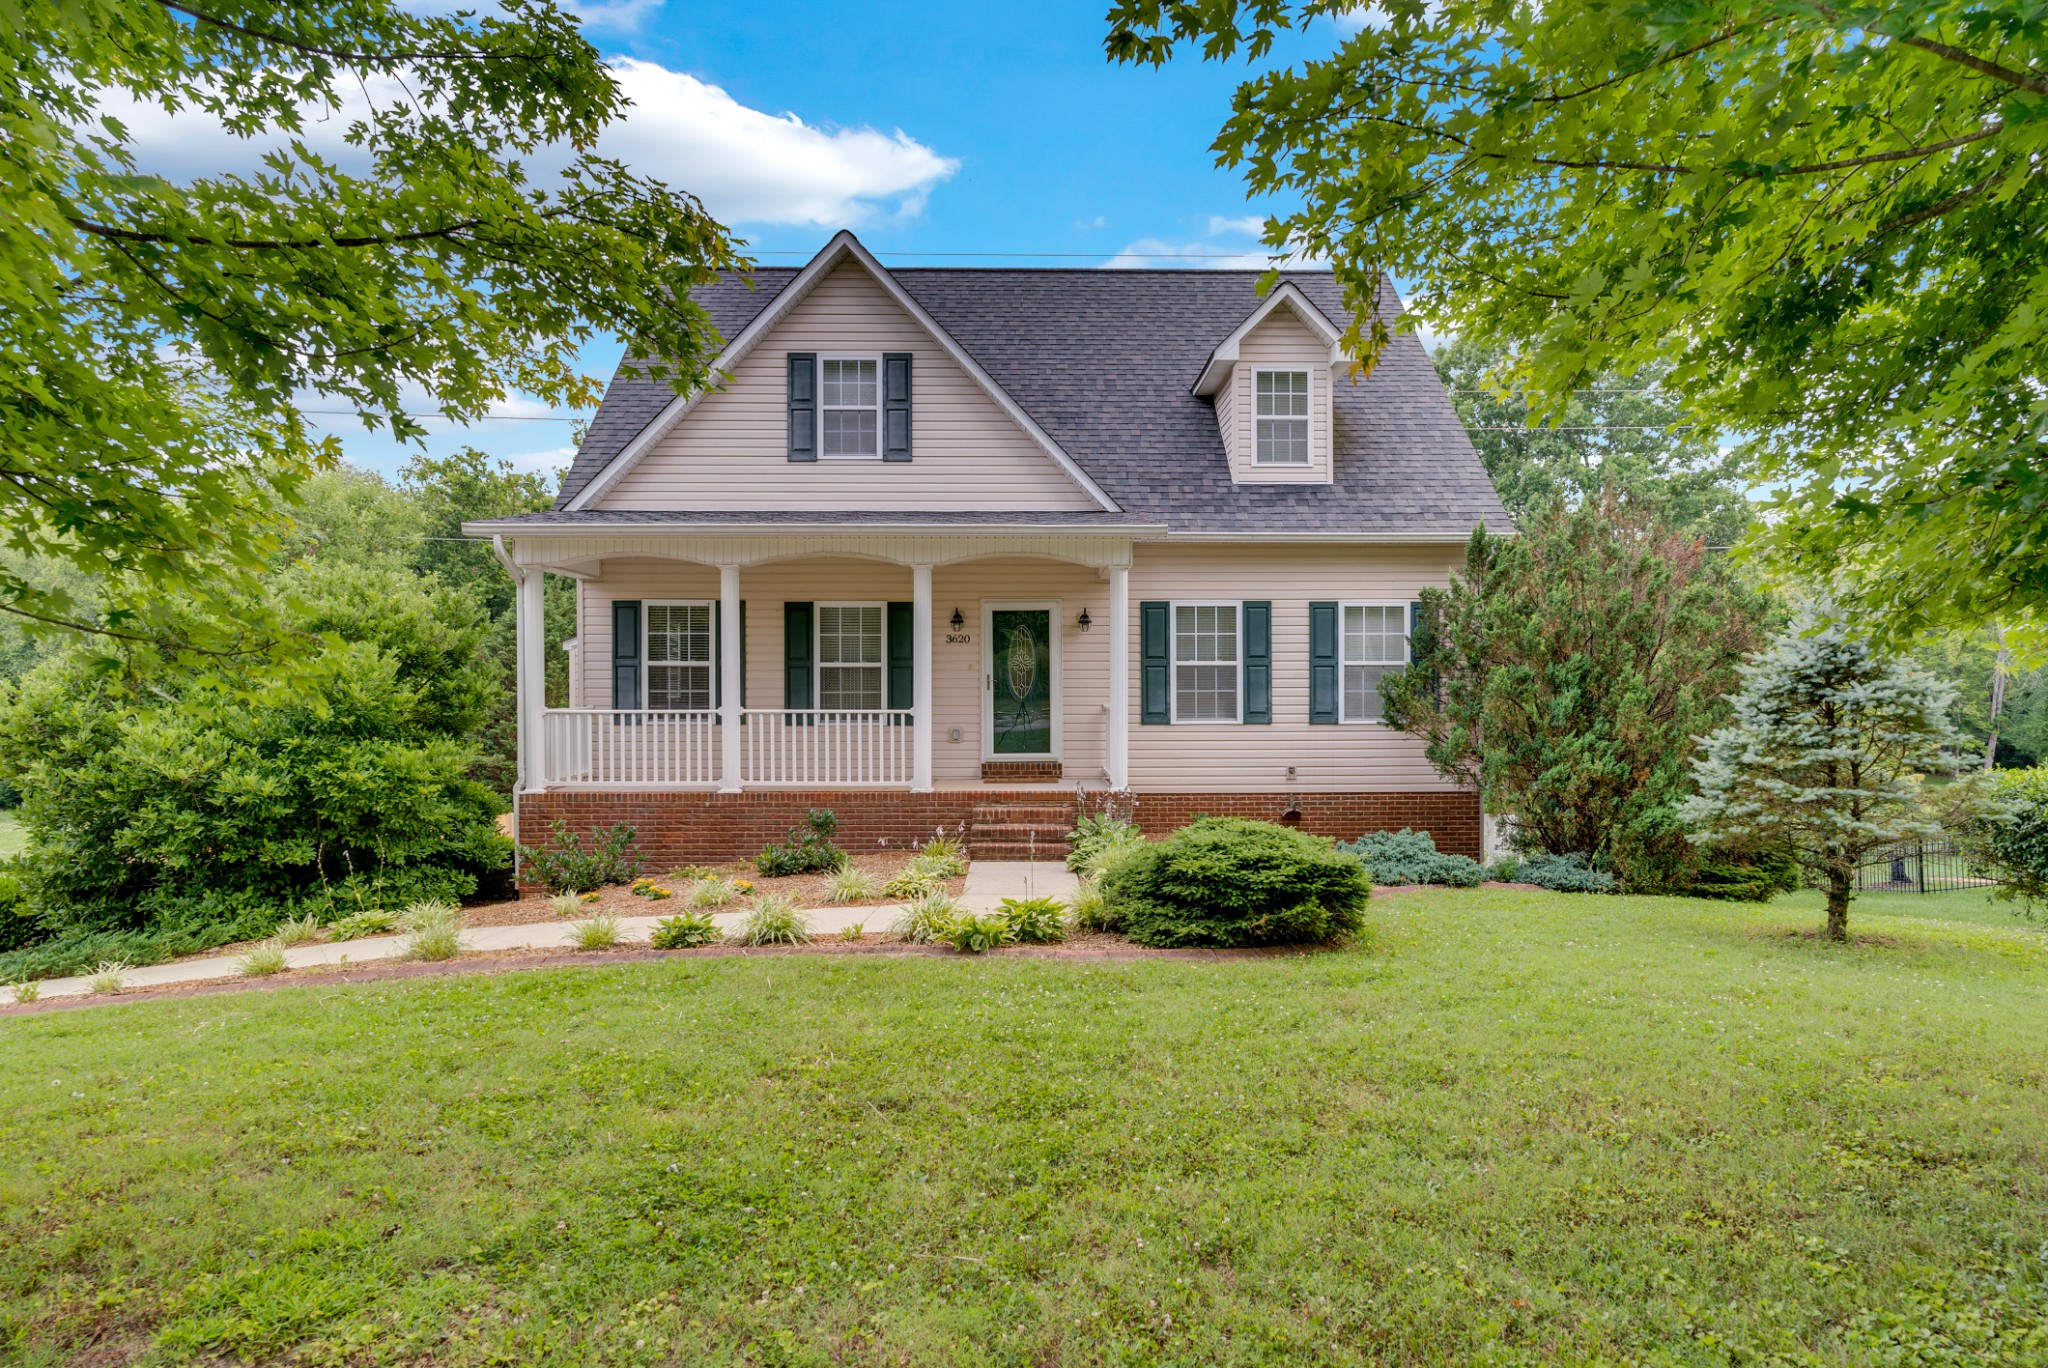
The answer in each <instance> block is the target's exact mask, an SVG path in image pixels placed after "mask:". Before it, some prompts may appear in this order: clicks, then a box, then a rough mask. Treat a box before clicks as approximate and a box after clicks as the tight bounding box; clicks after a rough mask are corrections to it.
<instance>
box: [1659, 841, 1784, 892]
mask: <svg viewBox="0 0 2048 1368" xmlns="http://www.w3.org/2000/svg"><path fill="white" fill-rule="evenodd" d="M1797 887H1799V862H1798V861H1797V860H1795V859H1793V858H1792V856H1791V855H1790V854H1789V853H1787V852H1785V851H1782V850H1767V851H1762V852H1759V853H1757V854H1754V855H1740V856H1738V855H1724V856H1718V857H1714V856H1710V857H1708V858H1706V859H1703V860H1701V861H1700V863H1699V865H1698V867H1697V868H1696V869H1695V870H1694V872H1693V876H1692V881H1691V882H1690V883H1687V884H1683V885H1681V886H1679V887H1677V888H1673V889H1672V890H1671V892H1672V893H1674V894H1676V895H1678V896H1679V897H1682V898H1718V899H1721V900H1723V901H1728V902H1769V901H1770V900H1771V899H1772V898H1775V897H1777V896H1778V895H1779V894H1780V893H1790V892H1791V891H1792V890H1793V889H1795V888H1797Z"/></svg>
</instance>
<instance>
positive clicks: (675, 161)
mask: <svg viewBox="0 0 2048 1368" xmlns="http://www.w3.org/2000/svg"><path fill="white" fill-rule="evenodd" d="M610 8H611V9H621V8H623V0H620V3H615V4H612V5H611V6H610ZM613 72H614V75H615V76H616V77H617V79H618V81H619V84H620V86H621V87H622V89H623V90H624V91H625V93H626V95H627V97H628V98H630V99H631V100H632V102H633V104H632V107H631V108H630V109H628V110H627V112H626V117H625V118H624V119H622V120H621V121H620V122H618V123H616V124H614V125H612V127H610V128H609V129H607V130H606V131H605V133H604V135H603V136H602V138H601V139H600V140H599V151H600V152H601V153H603V154H604V155H606V156H610V157H615V158H617V159H618V160H620V161H623V162H625V163H626V164H627V165H628V166H630V167H631V168H632V169H633V170H635V171H636V172H639V173H640V174H642V175H647V176H652V177H654V178H656V179H658V180H662V181H665V182H667V183H668V184H669V185H671V186H673V187H675V188H676V189H679V190H687V191H690V192H691V193H693V194H695V195H696V196H697V197H698V198H700V199H701V200H703V201H704V204H705V207H706V208H708V209H709V210H710V211H711V213H712V214H713V215H714V216H715V217H717V218H718V219H719V220H721V221H722V222H725V223H732V224H748V223H758V224H782V223H786V224H810V225H818V226H823V227H833V228H838V227H845V226H849V225H852V224H858V223H862V222H866V221H867V220H869V219H872V218H874V217H876V216H877V215H881V214H897V215H910V214H916V213H918V212H920V211H922V209H923V208H924V204H925V200H926V198H927V197H928V196H929V195H930V194H931V191H932V189H933V188H934V187H935V186H937V185H938V184H940V183H941V182H943V181H944V180H946V179H947V178H948V177H950V176H951V175H952V174H953V173H954V172H955V171H956V170H958V169H959V166H960V163H959V161H958V160H957V159H955V158H952V157H944V156H941V155H939V154H938V153H937V152H935V151H933V150H932V149H931V148H930V147H928V146H926V145H925V144H923V143H921V142H919V141H917V140H916V139H915V138H912V137H911V136H910V135H909V134H907V133H904V132H902V131H901V130H897V131H895V132H890V133H883V132H880V131H878V130H876V129H872V128H827V127H822V126H820V125H816V124H810V123H806V122H804V120H802V119H801V118H799V117H798V116H797V115H795V114H769V113H766V112H764V111H762V110H758V109H751V108H749V107H748V106H746V105H743V104H741V103H740V102H739V101H737V100H735V99H733V97H732V96H731V95H729V94H727V93H726V92H725V91H724V90H723V89H721V88H720V87H718V86H715V85H712V84H710V83H709V82H706V81H700V80H698V79H697V78H696V77H694V76H690V75H687V74H686V73H683V72H678V71H670V70H669V69H667V68H666V67H663V66H661V65H659V64H658V63H655V62H647V61H641V60H639V59H637V58H621V59H617V60H616V61H614V63H613ZM408 98H409V97H408V96H407V95H406V93H405V91H404V90H403V88H402V87H400V86H399V84H398V82H397V81H396V80H394V79H392V78H389V77H373V78H371V79H370V80H369V81H367V82H366V83H365V84H364V86H363V87H362V88H360V89H350V90H348V91H347V92H346V93H345V95H344V98H343V100H342V104H341V107H340V108H339V109H335V110H331V111H318V112H312V111H309V113H308V115H307V124H306V127H305V129H304V130H303V131H302V132H301V135H300V136H301V139H302V140H303V141H304V142H305V143H306V145H307V146H308V147H309V148H310V149H311V150H312V151H313V152H315V153H317V154H318V155H320V156H322V157H326V158H328V159H330V160H332V161H333V162H335V163H336V164H337V165H339V166H340V167H342V168H343V169H344V170H346V171H353V172H361V171H363V170H364V169H365V168H366V166H367V159H366V158H365V156H364V155H363V153H362V152H361V151H359V150H358V149H355V148H352V147H350V146H349V145H348V144H347V143H345V142H344V141H343V135H344V134H345V133H346V132H347V130H348V127H349V125H350V124H351V123H353V122H354V121H356V120H357V119H360V118H362V117H364V115H365V114H366V113H367V112H368V110H369V109H370V107H371V103H372V102H373V101H374V102H376V104H377V105H379V106H380V107H381V106H385V105H392V104H399V103H402V102H405V101H406V100H408ZM102 109H103V112H105V113H108V114H112V115H114V116H115V117H117V118H119V119H120V120H121V121H122V122H123V123H124V124H126V125H127V127H128V129H129V132H130V135H131V144H132V146H133V148H134V150H135V153H136V161H137V164H138V166H139V167H140V168H141V169H143V170H145V171H150V172H155V173H157V174H160V175H164V176H168V177H171V178H172V179H175V180H188V179H191V178H193V177H195V176H205V175H219V174H222V173H227V172H236V173H240V174H243V175H250V174H253V173H255V172H256V171H257V170H258V169H259V167H260V165H261V159H262V156H263V154H264V153H265V152H266V151H267V150H269V149H270V148H273V147H276V146H279V145H281V144H282V142H283V139H282V138H276V137H274V138H268V139H262V138H258V139H243V138H238V137H236V136H234V135H233V134H231V133H229V132H228V131H227V130H226V129H225V128H223V127H222V126H221V124H220V122H219V121H218V120H216V119H214V118H213V117H212V116H210V115H208V114H205V113H203V112H201V111H196V110H189V109H188V110H182V111H180V112H179V113H177V114H166V113H165V112H164V111H163V110H161V109H158V108H156V107H155V106H153V105H145V104H138V103H137V102H135V101H133V100H131V99H129V98H127V97H126V96H124V95H109V96H108V97H106V98H105V99H104V100H103V102H102ZM535 162H536V165H535V167H534V170H535V172H536V173H543V174H544V173H545V172H546V170H547V169H548V166H549V165H550V164H551V163H554V164H558V163H559V156H558V155H552V156H551V155H545V154H544V155H543V156H541V157H537V158H536V159H535Z"/></svg>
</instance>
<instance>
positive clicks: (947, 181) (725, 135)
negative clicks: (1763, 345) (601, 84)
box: [328, 0, 1338, 472]
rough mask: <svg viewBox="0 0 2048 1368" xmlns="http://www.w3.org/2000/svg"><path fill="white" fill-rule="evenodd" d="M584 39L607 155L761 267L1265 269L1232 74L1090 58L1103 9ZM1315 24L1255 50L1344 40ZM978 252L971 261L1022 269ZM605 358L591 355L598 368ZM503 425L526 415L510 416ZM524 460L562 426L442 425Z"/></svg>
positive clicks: (880, 11)
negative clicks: (844, 231) (613, 130)
mask: <svg viewBox="0 0 2048 1368" xmlns="http://www.w3.org/2000/svg"><path fill="white" fill-rule="evenodd" d="M580 8H581V9H582V11H583V13H584V14H585V16H586V29H585V31H586V33H587V34H588V36H589V37H590V38H591V40H592V41H593V42H594V43H596V44H597V46H598V47H599V49H600V50H601V51H603V52H604V53H606V54H607V56H608V57H609V58H611V59H612V62H613V65H614V69H615V70H616V71H617V73H618V75H619V78H620V80H621V81H622V83H623V84H624V85H625V87H626V89H627V91H628V93H629V94H630V95H631V96H632V97H633V99H634V101H635V109H634V111H633V114H632V116H631V118H630V119H629V121H628V123H627V125H626V126H625V127H624V128H622V129H620V130H619V131H618V134H617V136H616V137H615V138H614V139H612V140H611V141H610V142H609V143H608V147H607V150H609V151H610V152H611V153H612V154H613V155H617V156H621V157H623V158H624V159H625V160H627V161H628V162H629V163H631V164H633V165H634V166H635V167H636V168H638V169H641V170H643V171H645V172H646V173H647V174H650V175H655V176H658V177H660V178H661V179H663V180H666V181H668V182H669V183H670V184H671V185H675V186H677V187H679V188H683V189H688V190H692V191H694V192H695V193H697V194H698V195H700V196H701V197H702V198H703V199H704V201H705V202H706V204H707V206H708V207H709V208H710V209H711V211H712V212H713V213H714V214H716V215H718V216H719V217H720V218H721V219H723V220H724V221H725V222H727V223H728V224H729V225H730V226H731V227H732V228H733V229H734V230H735V231H736V232H737V233H739V234H740V235H741V236H743V237H745V238H746V239H747V240H748V241H749V242H750V243H751V244H753V247H754V249H755V250H756V252H757V253H758V256H759V260H760V261H761V262H762V263H763V264H790V263H798V264H800V263H801V262H802V261H803V260H804V259H805V258H806V257H808V256H809V255H810V254H811V253H812V252H815V251H816V250H817V249H818V248H819V247H820V246H822V245H823V244H824V242H825V241H826V239H827V238H829V237H830V236H831V234H832V233H833V232H834V231H835V230H836V229H838V228H841V227H851V228H852V229H854V231H855V232H857V233H859V234H860V237H861V240H862V241H863V242H865V243H866V244H867V245H868V246H869V247H870V248H872V249H873V250H875V251H876V252H877V253H878V254H879V255H880V256H881V257H882V259H883V260H884V261H885V262H889V263H892V264H905V265H915V264H927V265H943V264H947V263H948V262H949V261H953V260H954V258H951V257H938V256H922V257H921V256H916V255H913V254H916V253H1072V254H1075V255H1074V256H1073V257H1072V258H1071V259H1068V260H1041V261H1040V262H1039V264H1046V265H1054V264H1057V265H1083V266H1088V265H1112V266H1115V265H1124V266H1132V267H1142V266H1171V265H1174V264H1176V262H1175V261H1174V260H1171V259H1159V258H1160V257H1161V256H1167V257H1170V256H1172V255H1173V254H1180V255H1182V256H1185V257H1186V258H1188V259H1187V260H1185V261H1182V262H1180V263H1179V264H1182V265H1187V266H1210V265H1237V264H1245V263H1246V261H1247V260H1249V261H1250V262H1253V263H1259V264H1262V263H1263V261H1264V257H1263V254H1262V253H1260V252H1259V251H1258V248H1257V234H1258V219H1259V216H1260V215H1261V214H1262V213H1263V212H1264V211H1266V210H1267V209H1270V208H1272V207H1274V206H1272V205H1270V204H1261V203H1252V202H1248V201H1247V199H1246V196H1245V192H1244V187H1243V183H1242V181H1241V180H1240V178H1239V177H1238V175H1237V174H1236V173H1235V172H1231V171H1225V170H1221V169H1219V168H1217V167H1216V165H1215V157H1214V154H1213V153H1211V152H1210V151H1209V150H1208V147H1209V144H1210V142H1211V141H1212V140H1213V139H1214V138H1215V136H1216V133H1217V131H1218V129H1219V128H1220V127H1221V125H1222V123H1223V120H1224V119H1225V118H1226V117H1227V115H1228V112H1229V107H1230V96H1231V92H1232V91H1233V90H1234V89H1235V88H1236V86H1237V84H1238V82H1240V81H1241V80H1242V79H1244V77H1245V75H1246V73H1247V70H1248V69H1247V68H1246V66H1245V65H1244V64H1243V63H1242V61H1239V62H1236V63H1233V64H1230V65H1227V66H1226V65H1218V64H1213V63H1204V62H1200V61H1198V60H1193V59H1190V58H1183V59H1180V60H1177V61H1175V62H1174V63H1172V64H1170V65H1169V66H1167V67H1166V68H1164V69H1163V70H1157V71H1155V70H1152V69H1150V68H1141V67H1126V66H1112V65H1110V64H1109V62H1108V61H1107V60H1106V59H1105V58H1104V56H1103V51H1102V38H1103V35H1104V33H1105V31H1106V26H1105V24H1104V22H1103V13H1104V11H1105V9H1106V8H1107V5H1106V3H1105V0H1087V2H1083V3H1071V2H1069V0H1038V2H1037V3H1034V4H1032V5H1029V6H1023V7H1015V8H995V9H986V10H985V9H983V8H982V7H980V6H978V5H966V4H960V3H957V2H956V3H911V2H910V0H901V2H900V3H888V2H884V0H871V2H870V0H838V3H832V4H824V3H809V2H808V0H769V3H760V2H759V0H757V2H756V3H738V4H735V3H688V0H666V3H664V0H584V3H582V4H581V5H580ZM1337 37H1338V34H1337V32H1336V30H1335V29H1334V28H1329V27H1324V28H1322V29H1321V30H1320V31H1314V32H1311V33H1308V34H1304V35H1295V36H1293V39H1292V43H1291V46H1283V48H1282V50H1281V51H1279V52H1278V53H1276V54H1275V56H1274V57H1273V58H1269V59H1268V62H1267V64H1268V65H1270V64H1272V63H1273V62H1275V61H1284V60H1290V59H1296V58H1298V57H1299V56H1301V55H1303V54H1305V53H1307V52H1309V51H1311V50H1313V49H1320V50H1327V49H1328V48H1329V47H1330V46H1331V45H1332V44H1333V43H1334V42H1335V41H1336V39H1337ZM1032 260H1033V259H1032V258H1005V257H997V256H991V257H988V258H986V259H985V261H981V260H977V262H976V264H1001V265H1028V264H1032ZM618 351H619V347H618V344H617V343H615V342H614V343H611V344H608V345H605V346H602V347H594V348H592V349H590V351H589V352H588V361H589V365H590V368H591V369H592V371H593V372H595V373H601V374H605V375H609V373H610V370H611V368H612V366H613V365H614V364H615V363H616V360H617V357H618ZM506 408H507V410H508V411H509V412H513V413H532V412H538V411H540V409H539V406H538V405H533V404H530V403H521V402H519V401H514V402H512V403H510V404H508V405H507V406H506ZM430 426H432V427H434V428H435V429H437V430H436V432H435V433H434V435H433V436H432V438H431V439H430V441H429V449H430V450H436V451H439V450H447V449H451V448H453V447H455V446H458V445H462V444H464V443H469V444H473V445H476V446H480V447H483V448H484V449H486V450H488V451H491V452H493V453H496V454H500V455H504V456H507V457H510V458H511V459H513V460H515V461H516V462H518V463H519V464H520V465H522V466H523V467H526V468H529V469H548V468H552V467H553V466H556V465H561V464H566V462H567V458H568V449H567V448H568V445H569V441H570V424H569V423H567V422H563V421H556V420H539V421H490V422H485V423H480V424H477V425H475V426H473V427H471V428H469V429H467V430H466V431H465V430H457V429H453V428H451V427H449V426H448V425H446V424H444V423H440V422H435V423H433V424H431V425H430ZM328 430H331V431H334V432H336V433H338V434H340V435H341V436H342V438H343V441H344V443H345V445H346V448H347V451H348V456H349V459H350V460H351V461H353V462H355V463H357V464H360V465H363V466H366V467H369V468H371V469H375V470H381V471H385V472H391V471H394V470H396V469H397V467H398V466H399V465H401V464H402V463H403V462H404V460H405V458H406V456H407V454H408V449H407V448H404V447H401V446H400V445H399V444H396V443H394V442H392V441H391V440H389V439H388V438H386V437H383V436H380V435H376V434H366V433H364V432H362V431H361V429H359V428H357V427H355V426H354V425H353V423H351V422H349V421H348V420H345V419H344V420H338V421H336V423H335V425H334V426H333V427H332V428H330V429H328Z"/></svg>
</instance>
